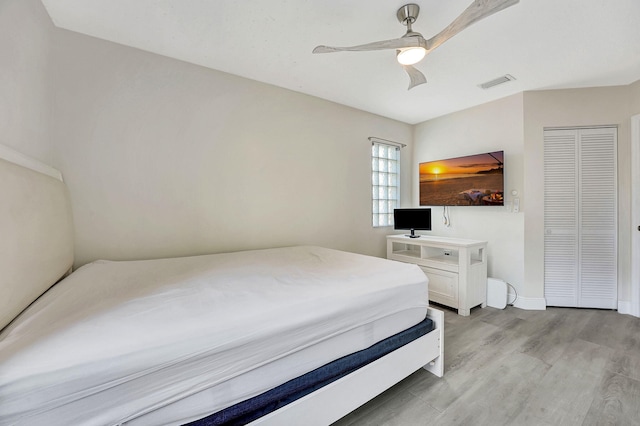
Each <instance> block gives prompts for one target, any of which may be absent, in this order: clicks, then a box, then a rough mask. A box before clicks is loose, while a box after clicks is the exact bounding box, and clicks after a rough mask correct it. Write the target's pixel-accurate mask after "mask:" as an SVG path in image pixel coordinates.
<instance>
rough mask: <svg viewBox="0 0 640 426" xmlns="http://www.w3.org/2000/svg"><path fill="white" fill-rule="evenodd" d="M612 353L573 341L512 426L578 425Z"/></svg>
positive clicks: (589, 404) (608, 350)
mask: <svg viewBox="0 0 640 426" xmlns="http://www.w3.org/2000/svg"><path fill="white" fill-rule="evenodd" d="M612 352H613V350H612V349H610V348H606V347H604V346H600V345H597V344H595V343H591V342H586V341H584V340H579V339H576V340H574V341H573V342H572V343H571V344H570V345H569V346H568V347H567V349H566V350H565V351H564V353H563V354H562V356H561V357H560V359H559V360H558V361H557V362H556V363H555V364H554V365H553V367H551V369H550V370H549V372H548V373H547V374H546V375H545V377H544V378H543V380H541V382H540V383H539V384H538V386H537V388H536V389H535V391H534V392H533V394H532V395H531V397H530V399H529V401H528V402H527V405H526V407H525V408H524V409H523V410H522V412H521V413H520V415H519V416H518V417H516V419H515V421H514V424H536V421H539V422H541V423H556V424H562V425H581V424H582V422H583V421H584V419H585V417H586V416H587V413H588V411H589V408H590V406H591V402H592V401H593V399H594V397H595V395H596V393H597V390H598V388H599V385H600V382H601V380H602V376H603V374H604V368H605V366H606V365H607V363H608V361H609V358H610V356H611V354H612Z"/></svg>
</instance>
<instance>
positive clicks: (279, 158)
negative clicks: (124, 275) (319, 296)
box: [53, 30, 412, 265]
mask: <svg viewBox="0 0 640 426" xmlns="http://www.w3.org/2000/svg"><path fill="white" fill-rule="evenodd" d="M53 53H54V73H53V79H54V87H55V104H54V107H55V126H54V135H55V141H56V146H55V153H54V164H55V166H57V167H58V168H60V169H61V170H62V171H63V173H64V175H65V179H66V181H67V183H68V185H69V188H70V192H71V198H72V203H73V213H74V219H75V224H76V242H77V247H76V253H77V258H76V265H80V264H84V263H86V262H88V261H91V260H94V259H97V258H107V259H133V258H155V257H165V256H181V255H192V254H200V253H210V252H221V251H233V250H241V249H249V248H261V247H270V246H284V245H292V244H317V245H322V246H326V247H332V248H338V249H344V250H349V251H354V252H359V253H365V254H371V255H377V256H384V255H385V243H384V236H385V235H386V234H387V233H389V232H391V230H390V229H387V228H384V229H376V230H374V229H372V227H371V217H370V216H371V189H370V185H371V183H370V182H371V180H370V179H371V178H370V170H371V164H370V144H369V142H368V141H367V137H368V136H378V137H382V138H385V139H392V140H397V141H400V142H404V143H408V144H409V146H408V147H407V148H405V149H404V150H403V153H402V154H403V167H402V169H403V171H404V174H403V188H404V194H403V196H404V197H405V198H409V197H410V196H411V193H410V188H411V184H410V177H411V162H410V156H411V138H412V127H411V126H410V125H407V124H404V123H400V122H396V121H393V120H389V119H386V118H382V117H379V116H375V115H372V114H369V113H365V112H361V111H357V110H354V109H351V108H347V107H344V106H341V105H338V104H334V103H331V102H327V101H324V100H320V99H318V98H313V97H310V96H306V95H302V94H299V93H295V92H291V91H288V90H284V89H281V88H277V87H274V86H269V85H266V84H262V83H258V82H254V81H250V80H246V79H243V78H240V77H237V76H232V75H229V74H224V73H221V72H216V71H212V70H209V69H205V68H202V67H198V66H194V65H191V64H187V63H184V62H180V61H177V60H173V59H169V58H165V57H161V56H158V55H154V54H150V53H146V52H142V51H139V50H136V49H132V48H128V47H123V46H120V45H117V44H114V43H110V42H104V41H101V40H97V39H94V38H90V37H86V36H82V35H79V34H75V33H71V32H68V31H63V30H58V32H57V34H56V37H55V43H54V52H53Z"/></svg>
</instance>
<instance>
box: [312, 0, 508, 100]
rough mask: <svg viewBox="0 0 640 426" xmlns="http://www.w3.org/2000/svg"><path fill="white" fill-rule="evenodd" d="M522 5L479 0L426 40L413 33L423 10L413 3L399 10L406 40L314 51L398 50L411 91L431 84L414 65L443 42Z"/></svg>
mask: <svg viewBox="0 0 640 426" xmlns="http://www.w3.org/2000/svg"><path fill="white" fill-rule="evenodd" d="M518 2H519V0H475V1H474V2H473V3H471V5H470V6H469V7H467V8H466V9H465V10H464V12H462V13H461V14H460V16H458V17H457V18H456V19H454V20H453V22H452V23H450V24H449V25H448V26H447V27H446V28H445V29H443V30H442V31H440V32H439V33H438V34H436V35H435V36H433V37H431V38H430V39H428V40H427V39H425V38H424V37H422V34H420V33H417V32H415V31H413V29H412V28H411V26H412V24H413V23H414V22H416V19H417V18H418V14H419V13H420V7H419V6H418V5H417V4H413V3H411V4H406V5H404V6H402V7H401V8H400V9H398V12H397V13H396V16H397V17H398V21H400V22H401V23H402V24H403V25H406V27H407V33H406V34H405V35H403V36H402V37H400V38H396V39H392V40H383V41H376V42H373V43H367V44H361V45H358V46H349V47H332V46H317V47H316V48H315V49H313V53H332V52H343V51H353V52H361V51H368V50H386V49H395V50H396V59H397V60H398V62H399V63H400V64H401V65H402V67H403V68H404V70H405V71H406V72H407V74H409V79H410V80H411V81H410V83H409V89H408V90H410V89H412V88H413V87H415V86H418V85H420V84H423V83H426V82H427V79H426V78H425V76H424V74H422V73H421V72H420V71H418V69H417V68H415V67H414V66H413V65H414V64H417V63H418V62H420V61H421V60H422V59H423V58H424V57H425V56H426V55H427V54H428V53H430V52H432V51H433V50H434V49H435V48H436V47H438V46H440V45H441V44H442V43H444V42H445V41H447V40H449V39H450V38H451V37H453V36H454V35H456V34H458V33H459V32H460V31H462V30H464V29H465V28H467V27H468V26H470V25H471V24H473V23H475V22H478V21H479V20H481V19H483V18H486V17H487V16H489V15H493V14H494V13H496V12H499V11H501V10H503V9H506V8H507V7H509V6H513V5H514V4H516V3H518Z"/></svg>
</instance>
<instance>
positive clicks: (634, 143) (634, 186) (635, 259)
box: [630, 114, 640, 317]
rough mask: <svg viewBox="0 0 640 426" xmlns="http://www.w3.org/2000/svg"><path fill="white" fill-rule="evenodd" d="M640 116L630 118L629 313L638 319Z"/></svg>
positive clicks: (639, 291)
mask: <svg viewBox="0 0 640 426" xmlns="http://www.w3.org/2000/svg"><path fill="white" fill-rule="evenodd" d="M639 227H640V114H638V115H634V116H633V117H631V312H630V314H631V315H633V316H636V317H640V228H639Z"/></svg>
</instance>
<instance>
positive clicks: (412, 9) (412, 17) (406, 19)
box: [396, 3, 420, 25]
mask: <svg viewBox="0 0 640 426" xmlns="http://www.w3.org/2000/svg"><path fill="white" fill-rule="evenodd" d="M419 13H420V6H418V5H417V4H414V3H410V4H405V5H404V6H402V7H401V8H400V9H398V12H397V13H396V16H397V17H398V21H400V23H401V24H402V25H407V24H409V25H411V24H413V23H414V22H416V19H418V14H419Z"/></svg>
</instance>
